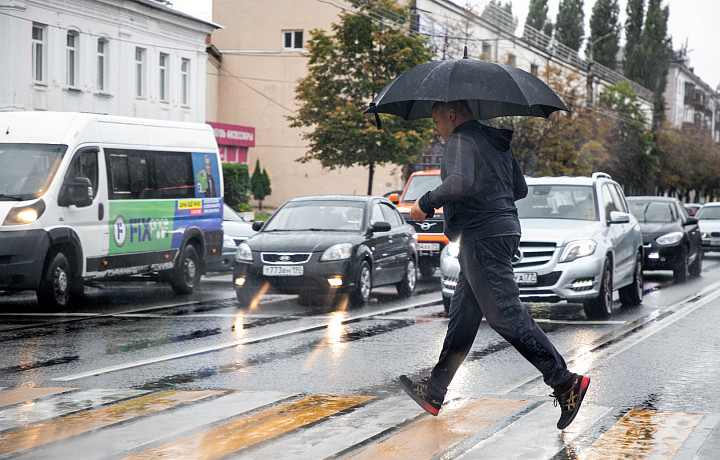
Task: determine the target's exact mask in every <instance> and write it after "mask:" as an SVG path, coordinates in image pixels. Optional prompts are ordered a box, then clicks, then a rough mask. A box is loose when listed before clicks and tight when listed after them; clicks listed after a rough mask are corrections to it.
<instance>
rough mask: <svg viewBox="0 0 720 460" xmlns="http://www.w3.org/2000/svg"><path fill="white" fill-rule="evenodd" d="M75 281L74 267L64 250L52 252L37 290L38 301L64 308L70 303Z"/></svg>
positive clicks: (47, 305)
mask: <svg viewBox="0 0 720 460" xmlns="http://www.w3.org/2000/svg"><path fill="white" fill-rule="evenodd" d="M74 281H75V278H74V274H73V272H72V267H71V266H70V262H69V261H68V258H67V257H66V256H65V254H64V253H63V252H62V251H58V252H56V253H54V254H52V255H51V256H50V258H49V260H48V263H47V266H46V267H45V271H44V272H43V276H42V278H41V279H40V286H39V287H38V290H37V299H38V303H39V304H40V305H41V306H42V307H45V308H50V309H54V310H55V309H62V308H65V307H67V306H68V305H69V304H70V300H71V298H72V293H73V292H75V291H76V288H75V287H73V282H74Z"/></svg>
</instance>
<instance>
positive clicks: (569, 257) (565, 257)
mask: <svg viewBox="0 0 720 460" xmlns="http://www.w3.org/2000/svg"><path fill="white" fill-rule="evenodd" d="M595 248H597V243H596V242H595V241H594V240H577V241H571V242H569V243H568V244H567V246H565V250H564V251H563V253H562V256H561V257H560V262H572V261H573V260H575V259H579V258H581V257H587V256H590V255H592V254H594V253H595Z"/></svg>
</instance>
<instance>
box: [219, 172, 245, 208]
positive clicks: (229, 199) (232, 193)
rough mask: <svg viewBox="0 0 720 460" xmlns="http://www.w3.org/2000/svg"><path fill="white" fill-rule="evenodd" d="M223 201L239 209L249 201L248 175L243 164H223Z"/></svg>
mask: <svg viewBox="0 0 720 460" xmlns="http://www.w3.org/2000/svg"><path fill="white" fill-rule="evenodd" d="M222 169H223V189H224V195H223V201H225V203H227V204H228V205H229V206H230V207H231V208H233V209H239V208H241V207H243V205H244V204H246V203H247V202H249V201H250V195H249V194H250V175H249V174H248V165H246V164H245V163H223V164H222Z"/></svg>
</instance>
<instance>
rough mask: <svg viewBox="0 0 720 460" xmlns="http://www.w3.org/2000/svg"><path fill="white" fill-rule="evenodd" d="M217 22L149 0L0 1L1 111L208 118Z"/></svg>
mask: <svg viewBox="0 0 720 460" xmlns="http://www.w3.org/2000/svg"><path fill="white" fill-rule="evenodd" d="M217 27H218V26H216V25H215V24H213V23H210V22H206V21H203V20H200V19H197V18H194V17H192V16H189V15H187V14H184V13H181V12H179V11H176V10H173V9H171V8H168V7H166V6H163V5H161V4H159V3H155V2H152V1H150V0H0V43H2V45H1V46H0V62H2V63H3V70H4V71H3V78H2V80H1V81H0V110H2V111H10V110H15V111H17V110H54V111H79V112H96V113H108V114H113V115H124V116H133V117H147V118H156V119H167V120H177V121H192V122H204V121H205V119H206V115H205V106H206V104H205V96H206V95H205V86H206V84H205V82H206V75H205V74H206V68H205V66H206V57H207V55H206V43H205V41H206V37H207V36H208V35H209V34H211V33H212V32H213V31H214V30H215V29H216V28H217Z"/></svg>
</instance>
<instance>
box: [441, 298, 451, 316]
mask: <svg viewBox="0 0 720 460" xmlns="http://www.w3.org/2000/svg"><path fill="white" fill-rule="evenodd" d="M450 300H452V297H445V296H443V307H444V308H445V313H450Z"/></svg>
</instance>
